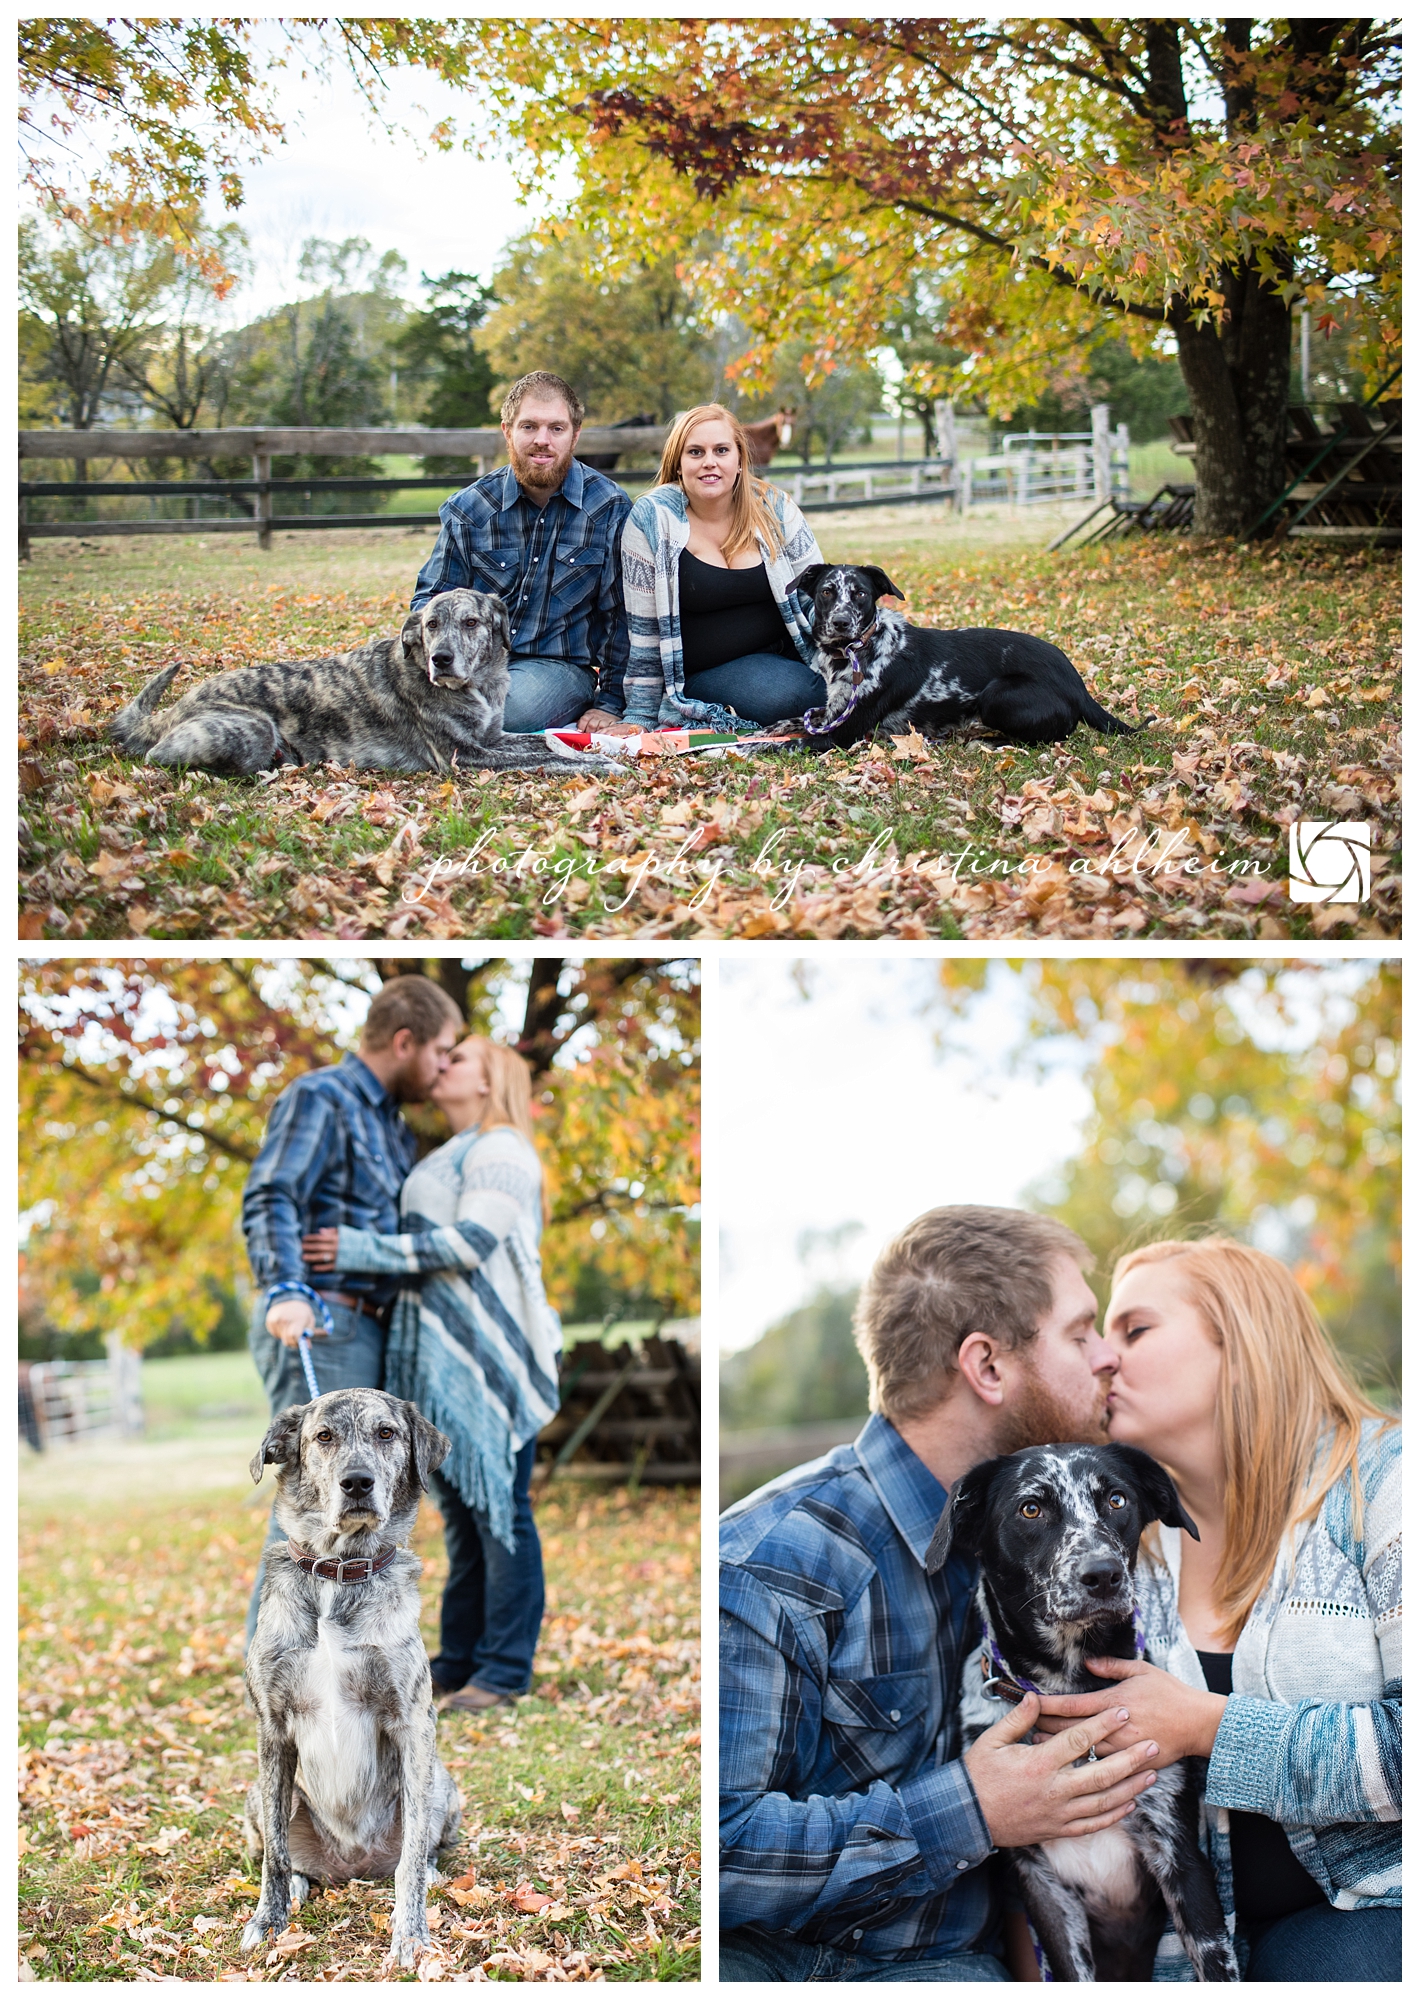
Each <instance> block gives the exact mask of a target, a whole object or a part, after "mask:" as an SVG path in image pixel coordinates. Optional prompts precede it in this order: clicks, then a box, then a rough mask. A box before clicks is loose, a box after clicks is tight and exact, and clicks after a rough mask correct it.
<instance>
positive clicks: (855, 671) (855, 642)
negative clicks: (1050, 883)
mask: <svg viewBox="0 0 1420 2000" xmlns="http://www.w3.org/2000/svg"><path fill="white" fill-rule="evenodd" d="M877 629H878V621H877V617H876V615H875V616H874V618H873V622H872V624H871V625H869V626H867V627H866V628H865V629H864V630H863V631H861V632H860V633H859V634H858V636H857V638H856V639H851V640H850V641H849V642H848V644H847V645H846V646H845V647H844V648H843V657H844V659H846V660H847V662H848V665H849V668H850V670H851V672H852V675H853V692H852V694H850V695H849V697H848V700H847V702H846V703H845V704H844V706H843V707H842V708H840V709H839V711H838V713H837V715H835V716H834V718H833V720H832V721H831V722H825V723H823V724H819V723H816V722H815V721H813V719H812V718H813V715H814V713H815V711H814V710H813V709H811V708H810V709H806V710H805V712H804V729H805V731H806V733H807V734H808V735H810V736H828V735H829V734H831V732H832V731H833V730H835V729H837V727H838V725H839V723H840V722H845V721H846V720H847V719H848V717H849V716H850V715H851V714H852V713H853V711H854V709H855V708H856V707H857V706H858V703H859V701H860V700H861V699H862V694H863V669H862V666H861V664H860V662H859V657H858V656H859V654H860V653H861V652H862V649H863V647H864V646H865V645H866V644H867V642H868V640H869V639H871V638H872V636H873V634H874V632H876V631H877ZM823 650H824V651H825V652H826V653H827V652H830V651H832V650H833V648H831V647H828V646H825V647H824V649H823Z"/></svg>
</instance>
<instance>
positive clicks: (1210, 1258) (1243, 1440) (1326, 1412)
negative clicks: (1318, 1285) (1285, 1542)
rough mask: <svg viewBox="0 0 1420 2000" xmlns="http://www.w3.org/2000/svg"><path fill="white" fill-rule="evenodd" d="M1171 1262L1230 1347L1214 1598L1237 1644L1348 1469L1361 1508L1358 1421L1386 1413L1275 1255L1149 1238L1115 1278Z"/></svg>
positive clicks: (1228, 1244) (1216, 1335)
mask: <svg viewBox="0 0 1420 2000" xmlns="http://www.w3.org/2000/svg"><path fill="white" fill-rule="evenodd" d="M1166 1262H1178V1263H1180V1264H1181V1265H1182V1266H1183V1279H1184V1285H1185V1288H1186V1290H1187V1294H1188V1297H1189V1299H1190V1301H1191V1303H1192V1304H1193V1306H1194V1307H1195V1308H1196V1310H1197V1311H1198V1312H1199V1314H1200V1315H1201V1316H1202V1319H1203V1321H1204V1324H1205V1325H1206V1326H1207V1328H1208V1331H1209V1332H1210V1334H1211V1335H1212V1337H1213V1339H1214V1340H1215V1341H1216V1342H1217V1344H1218V1346H1219V1347H1220V1348H1221V1350H1222V1356H1223V1367H1222V1378H1221V1385H1220V1391H1219V1398H1218V1431H1219V1438H1220V1441H1221V1444H1222V1450H1223V1557H1222V1561H1221V1563H1220V1564H1219V1566H1218V1573H1217V1576H1216V1578H1215V1580H1214V1584H1213V1600H1214V1603H1215V1604H1216V1606H1217V1608H1218V1610H1219V1612H1220V1613H1221V1614H1222V1619H1223V1624H1222V1627H1221V1629H1222V1631H1223V1633H1224V1635H1225V1637H1226V1641H1227V1645H1228V1647H1229V1648H1231V1647H1233V1646H1235V1645H1236V1644H1237V1640H1238V1635H1239V1633H1240V1632H1241V1631H1242V1628H1243V1626H1244V1625H1245V1624H1246V1623H1247V1618H1248V1613H1249V1612H1250V1611H1251V1610H1252V1607H1253V1605H1254V1604H1255V1603H1256V1602H1257V1599H1258V1597H1259V1596H1260V1595H1261V1592H1262V1590H1263V1587H1264V1586H1265V1584H1266V1583H1267V1580H1268V1578H1269V1577H1270V1576H1271V1574H1272V1571H1273V1567H1274V1565H1275V1563H1276V1560H1277V1551H1278V1548H1279V1546H1280V1544H1281V1541H1282V1538H1283V1536H1284V1535H1285V1534H1286V1532H1287V1530H1288V1529H1289V1528H1290V1527H1292V1526H1293V1525H1295V1524H1297V1523H1299V1522H1303V1521H1307V1520H1309V1519H1311V1517H1312V1516H1313V1515H1315V1514H1316V1513H1317V1512H1318V1510H1319V1509H1320V1507H1321V1503H1322V1501H1323V1499H1324V1498H1325V1496H1326V1492H1327V1489H1328V1488H1329V1487H1330V1486H1332V1485H1334V1484H1335V1482H1336V1480H1337V1479H1338V1478H1339V1477H1340V1476H1341V1474H1342V1473H1343V1472H1346V1471H1349V1472H1350V1474H1351V1481H1352V1495H1353V1503H1354V1506H1355V1508H1356V1510H1357V1512H1358V1514H1359V1509H1360V1505H1361V1477H1360V1471H1359V1468H1358V1466H1357V1462H1356V1450H1357V1446H1358V1445H1359V1443H1360V1441H1361V1425H1362V1423H1363V1421H1364V1420H1365V1419H1366V1418H1367V1417H1384V1416H1385V1412H1384V1411H1382V1410H1380V1409H1378V1408H1377V1407H1376V1405H1375V1404H1374V1403H1372V1402H1371V1401H1370V1400H1369V1399H1368V1398H1367V1397H1366V1396H1364V1395H1363V1394H1362V1393H1361V1391H1360V1389H1359V1388H1358V1387H1357V1386H1356V1384H1355V1383H1354V1382H1353V1381H1352V1379H1351V1377H1350V1375H1349V1374H1348V1373H1347V1371H1346V1368H1345V1366H1344V1365H1343V1363H1342V1362H1341V1360H1340V1358H1339V1357H1338V1355H1337V1353H1336V1351H1335V1349H1334V1348H1333V1347H1332V1345H1331V1342H1330V1340H1329V1339H1328V1338H1327V1335H1326V1333H1325V1331H1324V1329H1323V1327H1322V1324H1321V1321H1320V1320H1319V1319H1318V1318H1317V1315H1316V1310H1315V1308H1314V1307H1313V1305H1312V1302H1311V1300H1310V1299H1309V1298H1308V1297H1307V1295H1306V1293H1305V1292H1304V1291H1303V1290H1302V1288H1301V1286H1300V1285H1299V1284H1298V1283H1297V1280H1296V1279H1295V1278H1294V1277H1293V1276H1292V1273H1291V1272H1290V1271H1289V1270H1288V1269H1287V1266H1286V1265H1285V1264H1283V1263H1281V1262H1280V1261H1279V1260H1278V1259H1277V1258H1276V1257H1269V1256H1268V1255H1267V1254H1266V1252H1265V1251H1262V1250H1254V1249H1253V1248H1252V1247H1251V1246H1250V1245H1249V1244H1246V1243H1234V1242H1233V1241H1232V1239H1231V1238H1230V1237H1226V1236H1204V1237H1200V1238H1199V1239H1198V1241H1197V1242H1193V1243H1186V1242H1165V1243H1149V1244H1146V1245H1144V1247H1143V1248H1141V1249H1138V1250H1131V1251H1130V1252H1129V1253H1128V1254H1127V1255H1126V1256H1123V1257H1121V1258H1120V1260H1119V1262H1118V1263H1117V1264H1116V1265H1115V1267H1114V1281H1115V1283H1116V1284H1117V1283H1118V1281H1119V1280H1120V1279H1121V1278H1122V1277H1123V1276H1124V1275H1125V1273H1126V1272H1128V1271H1132V1270H1135V1269H1137V1268H1138V1267H1139V1266H1140V1265H1143V1264H1162V1263H1166ZM1323 1440H1328V1448H1327V1450H1326V1452H1325V1453H1324V1456H1323V1459H1322V1461H1321V1462H1317V1446H1318V1443H1319V1442H1321V1441H1323ZM1314 1468H1315V1469H1314ZM1358 1525H1359V1524H1358Z"/></svg>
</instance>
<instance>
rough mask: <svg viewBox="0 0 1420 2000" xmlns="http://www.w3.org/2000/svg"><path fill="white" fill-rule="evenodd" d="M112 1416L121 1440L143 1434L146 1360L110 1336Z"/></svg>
mask: <svg viewBox="0 0 1420 2000" xmlns="http://www.w3.org/2000/svg"><path fill="white" fill-rule="evenodd" d="M104 1346H105V1348H106V1349H107V1350H108V1395H109V1412H110V1415H111V1417H112V1421H113V1426H114V1429H115V1430H116V1431H117V1432H118V1434H119V1436H120V1437H141V1436H142V1434H143V1372H142V1371H143V1357H142V1355H141V1354H139V1352H138V1351H137V1349H136V1348H133V1347H128V1346H125V1344H124V1342H123V1340H122V1338H121V1336H120V1335H118V1334H116V1333H106V1334H105V1335H104Z"/></svg>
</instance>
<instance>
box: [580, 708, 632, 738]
mask: <svg viewBox="0 0 1420 2000" xmlns="http://www.w3.org/2000/svg"><path fill="white" fill-rule="evenodd" d="M577 727H578V729H587V730H593V729H594V730H595V731H596V732H597V734H598V735H599V736H639V735H640V734H641V731H640V730H639V729H638V728H637V726H636V724H635V723H634V722H623V720H622V718H621V717H620V716H619V715H608V714H607V712H606V710H605V709H604V708H589V709H587V710H586V712H585V713H584V714H582V715H579V716H578V718H577Z"/></svg>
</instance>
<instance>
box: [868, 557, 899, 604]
mask: <svg viewBox="0 0 1420 2000" xmlns="http://www.w3.org/2000/svg"><path fill="white" fill-rule="evenodd" d="M860 568H861V569H862V571H863V574H864V576H866V577H868V578H869V579H870V580H871V582H872V586H873V596H874V598H875V599H876V598H879V597H901V596H902V592H901V591H900V590H899V589H898V587H897V585H896V584H895V583H894V582H893V580H892V578H891V577H890V576H889V575H888V573H887V571H886V570H885V569H879V568H878V566H877V564H876V563H863V564H860Z"/></svg>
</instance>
